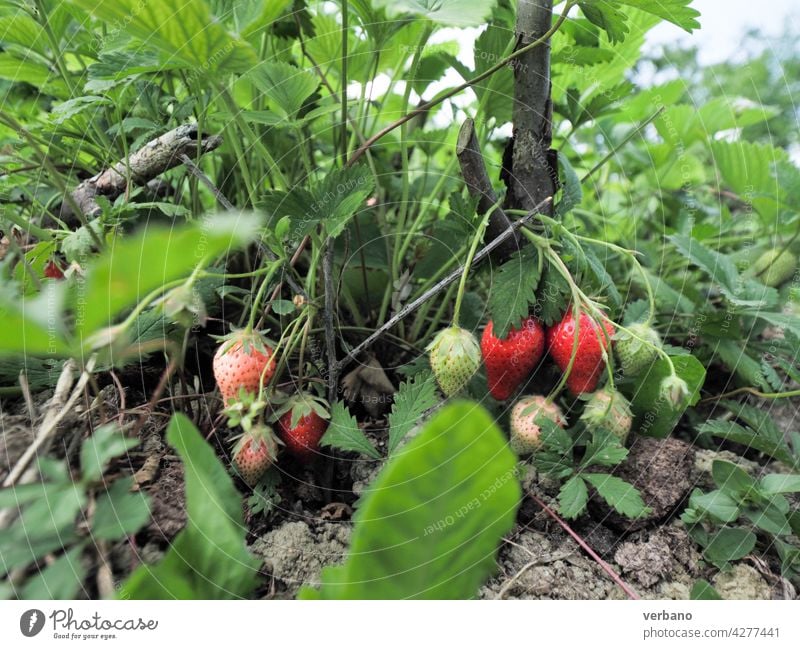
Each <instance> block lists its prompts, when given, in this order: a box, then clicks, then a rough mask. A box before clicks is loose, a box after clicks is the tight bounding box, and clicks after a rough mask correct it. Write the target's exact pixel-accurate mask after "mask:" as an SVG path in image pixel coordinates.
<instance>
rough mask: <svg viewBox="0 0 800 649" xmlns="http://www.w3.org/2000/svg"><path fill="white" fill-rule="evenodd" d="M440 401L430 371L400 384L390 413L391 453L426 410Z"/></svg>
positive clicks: (389, 445)
mask: <svg viewBox="0 0 800 649" xmlns="http://www.w3.org/2000/svg"><path fill="white" fill-rule="evenodd" d="M438 402H439V398H438V396H437V394H436V380H435V379H434V378H433V374H432V373H431V372H429V371H425V372H421V373H419V374H417V375H415V376H413V377H412V378H410V379H408V380H407V381H405V382H403V383H401V384H400V389H399V390H398V391H397V394H395V395H394V405H392V413H391V414H390V415H389V443H388V447H389V453H391V452H392V451H394V450H395V449H396V448H397V445H398V444H399V443H400V442H402V441H403V439H404V438H405V436H406V435H407V434H408V431H410V430H411V429H412V428H413V427H414V426H416V425H417V424H418V423H419V422H420V419H421V417H422V416H423V415H424V414H425V412H426V411H428V410H430V409H431V408H433V407H434V406H435V405H436V404H437V403H438Z"/></svg>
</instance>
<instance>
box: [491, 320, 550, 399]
mask: <svg viewBox="0 0 800 649" xmlns="http://www.w3.org/2000/svg"><path fill="white" fill-rule="evenodd" d="M544 336H545V334H544V328H543V327H542V325H541V324H539V322H538V321H537V320H536V319H535V318H525V319H524V320H523V321H522V323H521V324H520V327H519V329H517V328H516V327H511V329H510V330H509V332H508V335H507V336H506V337H505V338H504V339H501V338H497V337H495V335H494V323H493V322H492V321H491V320H490V321H489V324H487V325H486V328H485V329H484V330H483V336H481V352H482V353H483V362H484V363H485V364H486V376H487V379H488V381H489V392H490V393H491V395H492V396H493V397H494V398H495V399H497V400H498V401H505V400H506V399H508V398H509V397H510V396H511V395H512V393H513V392H514V390H516V389H517V388H518V387H519V385H520V383H522V382H523V381H524V380H525V378H526V377H527V376H528V375H529V374H530V373H531V371H532V370H533V368H534V367H536V365H537V364H538V363H539V361H540V360H541V358H542V354H543V353H544Z"/></svg>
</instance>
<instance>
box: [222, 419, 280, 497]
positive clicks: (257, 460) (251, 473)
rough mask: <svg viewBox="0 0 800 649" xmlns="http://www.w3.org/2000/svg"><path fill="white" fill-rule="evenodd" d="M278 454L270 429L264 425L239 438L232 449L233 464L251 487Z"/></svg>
mask: <svg viewBox="0 0 800 649" xmlns="http://www.w3.org/2000/svg"><path fill="white" fill-rule="evenodd" d="M277 455H278V445H277V444H276V443H275V439H274V438H273V435H272V431H271V430H270V429H269V428H266V427H257V428H254V429H253V430H252V431H250V432H247V433H245V434H244V435H242V437H240V438H239V441H238V443H237V444H236V447H235V448H234V451H233V465H234V466H235V467H236V470H237V471H238V472H239V475H241V476H242V480H244V481H245V482H246V483H247V484H248V485H250V486H251V487H252V486H253V485H255V484H256V483H257V482H258V481H259V480H260V479H261V476H262V475H264V473H265V472H266V470H267V469H269V467H270V466H272V463H273V462H274V461H275V458H276V457H277Z"/></svg>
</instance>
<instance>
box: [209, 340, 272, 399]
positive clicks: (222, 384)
mask: <svg viewBox="0 0 800 649" xmlns="http://www.w3.org/2000/svg"><path fill="white" fill-rule="evenodd" d="M213 368H214V378H215V379H216V381H217V385H218V386H219V391H220V392H221V393H222V400H223V402H224V403H225V404H228V403H230V401H231V400H233V399H236V398H238V396H239V394H240V391H241V390H244V391H245V392H249V393H250V394H259V392H260V390H261V386H262V385H267V384H268V383H269V381H270V379H271V378H272V376H273V375H274V374H275V354H274V352H273V350H272V348H271V347H270V346H269V345H268V344H267V340H266V338H264V336H263V335H262V334H260V333H258V332H256V331H250V330H248V329H243V330H240V331H234V332H233V333H231V334H229V335H228V336H224V337H223V338H222V344H221V345H220V346H219V349H217V352H216V354H214V362H213Z"/></svg>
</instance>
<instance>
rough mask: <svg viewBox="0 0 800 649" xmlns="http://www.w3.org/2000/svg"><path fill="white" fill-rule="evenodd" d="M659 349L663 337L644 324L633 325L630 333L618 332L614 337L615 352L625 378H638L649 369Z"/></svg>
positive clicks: (630, 327)
mask: <svg viewBox="0 0 800 649" xmlns="http://www.w3.org/2000/svg"><path fill="white" fill-rule="evenodd" d="M629 332H630V333H629ZM659 347H661V337H660V336H659V335H658V332H657V331H656V330H655V329H653V328H651V327H649V326H648V325H646V324H644V323H642V322H637V323H635V324H632V325H631V326H629V327H628V331H618V332H617V334H616V335H615V336H614V350H615V351H616V353H617V358H618V359H619V362H620V365H622V372H623V373H624V374H625V376H637V375H639V374H641V373H642V372H643V371H644V370H646V369H648V368H649V367H650V366H651V365H652V364H653V361H654V360H655V359H656V356H657V355H658V348H659Z"/></svg>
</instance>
